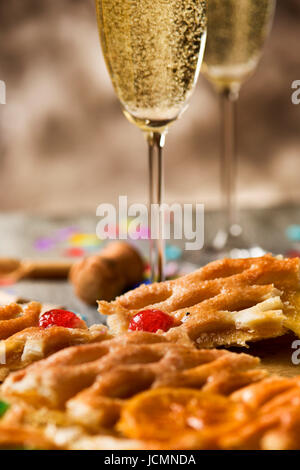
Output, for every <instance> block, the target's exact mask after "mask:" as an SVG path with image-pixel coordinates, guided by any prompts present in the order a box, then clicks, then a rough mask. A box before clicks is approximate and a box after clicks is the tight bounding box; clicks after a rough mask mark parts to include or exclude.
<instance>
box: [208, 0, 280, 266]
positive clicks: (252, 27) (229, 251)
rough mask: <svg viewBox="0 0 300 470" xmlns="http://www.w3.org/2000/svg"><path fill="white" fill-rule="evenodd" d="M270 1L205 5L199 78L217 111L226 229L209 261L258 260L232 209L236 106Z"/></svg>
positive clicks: (214, 0) (266, 27) (219, 0)
mask: <svg viewBox="0 0 300 470" xmlns="http://www.w3.org/2000/svg"><path fill="white" fill-rule="evenodd" d="M275 4H276V0H208V12H207V18H208V26H207V33H208V36H207V45H206V51H205V58H204V67H203V69H204V74H205V76H206V77H207V78H208V80H209V81H210V82H211V83H212V84H213V85H214V86H215V88H216V90H217V92H218V93H219V95H220V97H221V106H222V134H223V136H222V165H221V173H222V175H221V177H222V178H221V179H222V191H223V204H224V209H225V211H224V212H225V214H224V215H225V217H226V224H225V227H224V229H223V230H219V232H218V233H217V236H216V237H215V240H214V242H213V246H212V249H213V252H214V255H215V257H223V256H229V257H231V258H240V257H249V256H261V255H262V254H263V250H262V249H261V248H259V247H255V246H251V244H250V245H249V244H248V242H247V241H246V240H245V239H244V237H243V234H242V227H241V226H240V225H239V223H238V217H237V207H236V190H235V186H236V169H237V156H236V141H235V140H236V132H235V126H236V103H237V101H238V98H239V92H240V89H241V86H242V84H243V82H244V81H245V80H246V79H247V78H248V77H249V76H250V75H251V74H252V73H253V72H254V70H255V69H256V67H257V65H258V62H259V59H260V57H261V54H262V49H263V46H264V43H265V40H266V38H267V36H268V33H269V31H270V29H271V26H272V20H273V14H274V10H275Z"/></svg>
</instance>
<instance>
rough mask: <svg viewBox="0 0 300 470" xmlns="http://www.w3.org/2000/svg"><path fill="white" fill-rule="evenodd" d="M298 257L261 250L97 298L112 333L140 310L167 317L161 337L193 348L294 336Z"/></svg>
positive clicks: (298, 326) (299, 312)
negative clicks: (169, 322) (263, 253)
mask: <svg viewBox="0 0 300 470" xmlns="http://www.w3.org/2000/svg"><path fill="white" fill-rule="evenodd" d="M299 267H300V260H299V258H294V259H283V258H278V257H272V256H271V255H266V256H263V257H260V258H250V259H236V260H233V259H224V260H220V261H215V262H213V263H210V264H208V265H207V266H205V267H203V268H201V269H199V270H198V271H195V272H194V273H192V274H189V275H187V276H184V277H181V278H179V279H176V280H172V281H166V282H162V283H155V284H151V285H142V286H140V287H138V288H137V289H135V290H133V291H130V292H127V293H126V294H125V295H123V296H121V297H118V298H117V299H116V300H115V301H113V302H111V303H108V302H104V301H100V302H98V304H99V309H98V310H99V312H100V313H102V314H105V315H108V316H109V317H108V321H107V322H108V325H109V327H110V331H111V332H112V333H113V334H121V333H124V332H125V331H127V330H128V327H129V325H130V322H132V320H133V319H134V318H135V316H136V315H137V314H139V312H140V311H141V310H143V311H144V310H146V309H147V310H149V309H150V310H151V309H155V310H159V311H162V312H164V313H165V314H167V315H169V316H170V317H171V319H172V321H173V327H171V328H170V329H169V330H168V331H167V332H166V333H165V336H166V337H167V338H168V339H169V340H172V341H176V342H181V343H183V344H195V345H196V346H198V347H204V348H211V347H216V346H230V345H240V346H245V345H246V343H247V342H248V341H249V342H250V341H258V340H262V339H265V338H273V337H277V336H280V335H283V334H285V333H286V332H287V331H288V330H291V331H293V332H294V333H295V334H297V335H298V336H300V277H299Z"/></svg>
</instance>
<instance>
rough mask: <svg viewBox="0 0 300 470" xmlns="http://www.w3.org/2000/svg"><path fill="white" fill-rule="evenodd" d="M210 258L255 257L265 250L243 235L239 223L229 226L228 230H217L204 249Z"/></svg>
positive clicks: (261, 254)
mask: <svg viewBox="0 0 300 470" xmlns="http://www.w3.org/2000/svg"><path fill="white" fill-rule="evenodd" d="M206 251H207V254H208V256H209V257H210V258H211V260H214V259H221V258H233V259H236V258H256V257H258V256H263V255H265V254H266V251H265V250H264V249H263V248H261V247H260V246H258V245H251V243H249V242H248V241H247V240H246V239H245V238H244V236H243V234H242V229H241V227H240V226H239V225H234V226H232V227H231V228H230V232H226V231H225V230H219V231H218V233H217V235H216V236H215V238H214V240H213V242H212V244H211V245H210V246H209V247H207V249H206Z"/></svg>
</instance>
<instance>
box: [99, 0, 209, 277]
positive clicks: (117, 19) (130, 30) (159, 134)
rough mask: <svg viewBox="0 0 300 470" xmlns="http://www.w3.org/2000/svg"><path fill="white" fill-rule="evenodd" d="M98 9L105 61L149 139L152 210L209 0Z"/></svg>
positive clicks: (155, 257) (118, 2)
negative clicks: (167, 141)
mask: <svg viewBox="0 0 300 470" xmlns="http://www.w3.org/2000/svg"><path fill="white" fill-rule="evenodd" d="M96 10H97V18H98V27H99V32H100V39H101V44H102V50H103V54H104V58H105V61H106V65H107V68H108V71H109V73H110V76H111V80H112V83H113V86H114V89H115V91H116V93H117V96H118V98H119V100H120V102H121V104H122V107H123V111H124V114H125V116H126V117H127V118H128V119H129V121H131V122H132V123H134V124H135V125H137V126H138V127H139V128H140V129H141V130H142V131H143V132H144V133H145V135H146V137H147V142H148V156H149V179H150V195H149V204H150V207H149V208H150V209H151V206H152V204H158V205H159V206H160V205H161V202H162V193H163V161H162V149H163V146H164V142H165V135H166V132H167V128H168V126H169V125H170V124H171V123H172V122H174V121H175V120H176V119H178V117H179V116H180V114H181V113H182V112H183V110H184V109H185V107H186V105H187V101H188V99H189V98H190V96H191V93H192V91H193V89H194V87H195V84H196V81H197V78H198V75H199V71H200V66H201V63H202V58H203V52H204V47H205V39H206V0H168V1H166V0H96ZM159 218H160V219H161V217H159ZM160 222H161V221H160ZM160 222H159V221H158V222H157V221H156V224H155V225H156V226H157V225H158V226H159V227H160V229H159V232H160V233H159V236H158V239H155V240H151V247H150V265H151V277H152V280H153V281H161V280H163V278H164V266H163V265H164V242H163V239H162V227H161V223H160Z"/></svg>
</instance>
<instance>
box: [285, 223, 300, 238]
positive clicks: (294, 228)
mask: <svg viewBox="0 0 300 470" xmlns="http://www.w3.org/2000/svg"><path fill="white" fill-rule="evenodd" d="M286 236H287V238H288V239H289V240H291V241H294V242H298V241H300V225H290V226H289V227H288V228H287V229H286Z"/></svg>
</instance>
